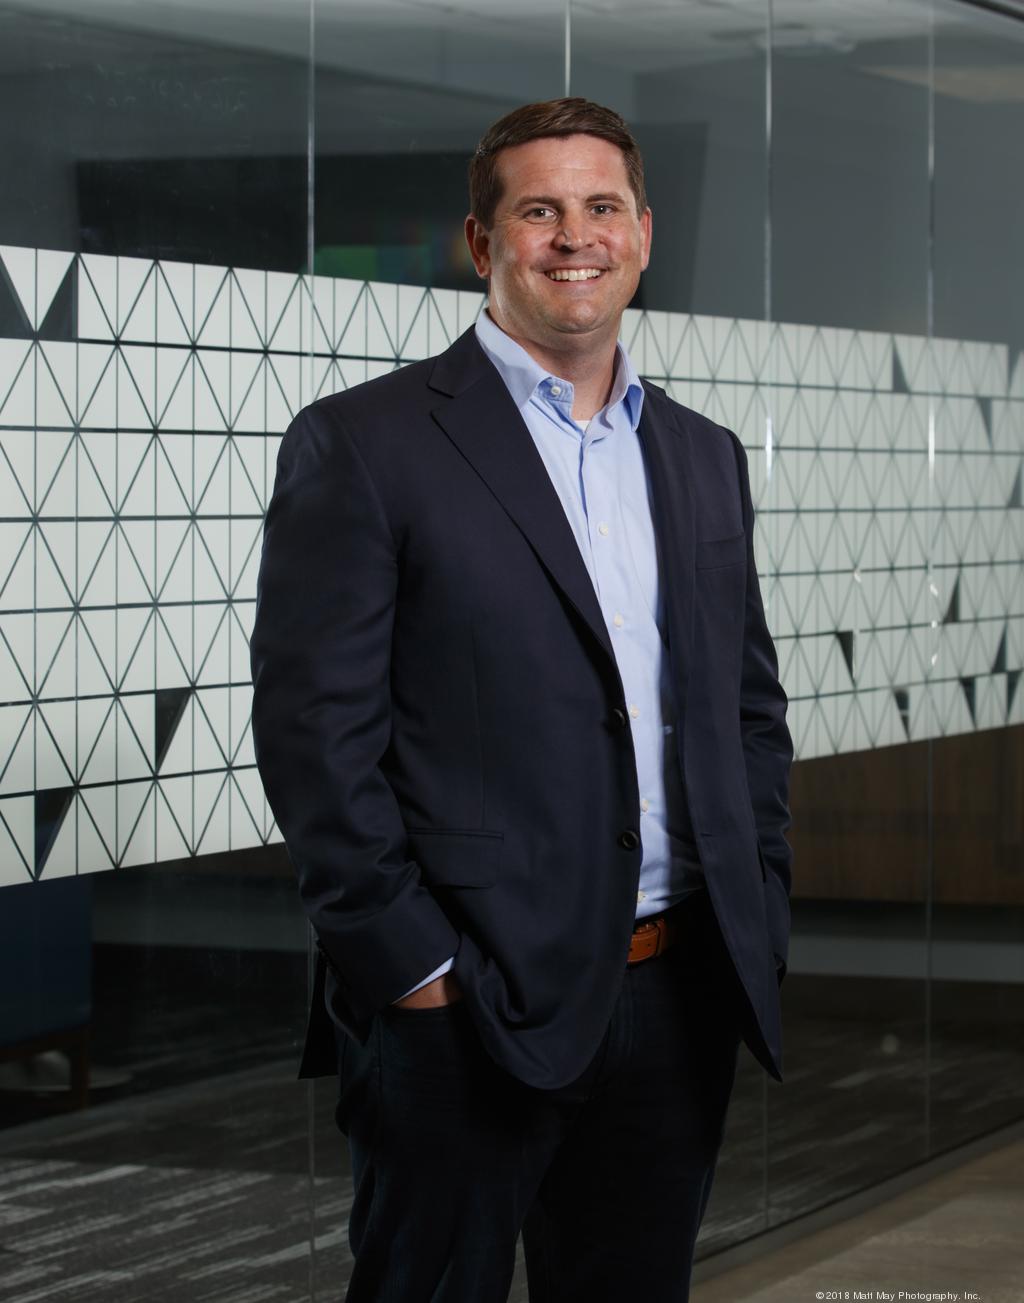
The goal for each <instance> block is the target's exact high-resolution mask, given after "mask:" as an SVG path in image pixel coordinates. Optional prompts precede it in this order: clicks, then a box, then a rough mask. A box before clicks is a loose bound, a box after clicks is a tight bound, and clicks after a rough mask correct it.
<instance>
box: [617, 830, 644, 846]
mask: <svg viewBox="0 0 1024 1303" xmlns="http://www.w3.org/2000/svg"><path fill="white" fill-rule="evenodd" d="M619 845H620V846H621V847H622V849H623V850H624V851H635V850H636V848H637V847H638V846H639V845H640V838H639V837H638V836H637V834H636V833H635V832H634V831H633V829H632V828H627V829H626V831H625V832H623V833H619Z"/></svg>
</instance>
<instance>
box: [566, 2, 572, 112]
mask: <svg viewBox="0 0 1024 1303" xmlns="http://www.w3.org/2000/svg"><path fill="white" fill-rule="evenodd" d="M564 83H565V92H564V93H565V95H566V96H569V95H571V94H572V89H571V88H572V0H565V76H564Z"/></svg>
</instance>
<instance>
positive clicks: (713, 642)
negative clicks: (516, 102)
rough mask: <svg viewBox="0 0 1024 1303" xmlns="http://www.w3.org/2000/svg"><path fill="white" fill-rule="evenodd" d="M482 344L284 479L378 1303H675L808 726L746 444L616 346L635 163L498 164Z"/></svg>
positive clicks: (359, 1204)
mask: <svg viewBox="0 0 1024 1303" xmlns="http://www.w3.org/2000/svg"><path fill="white" fill-rule="evenodd" d="M470 198H471V205H472V211H471V213H470V216H469V217H468V218H467V219H466V238H467V240H468V243H469V248H470V252H471V254H472V257H473V261H474V264H475V266H476V269H477V272H478V273H479V275H480V276H481V277H483V278H484V279H486V281H487V283H488V303H487V309H486V311H485V312H483V313H482V314H481V315H480V317H479V319H478V321H477V322H476V325H475V326H474V327H473V328H471V329H470V330H468V331H467V332H466V334H464V335H463V336H462V337H461V338H460V339H458V340H456V341H455V343H454V344H453V345H452V347H451V348H450V349H448V351H447V352H445V353H443V354H441V355H440V356H439V357H437V358H432V359H429V360H428V361H426V362H421V363H417V364H415V365H413V366H409V367H406V368H404V369H402V370H400V371H398V372H396V373H394V374H392V375H390V376H387V377H385V378H382V379H380V380H375V381H372V382H371V383H369V384H365V385H360V386H357V387H356V388H355V389H351V390H349V391H347V392H346V393H343V394H337V395H334V396H333V397H331V398H327V399H324V400H322V401H321V402H319V403H316V404H314V405H313V406H312V407H310V408H307V409H306V410H305V411H303V412H301V413H300V414H299V416H298V417H297V418H296V420H295V422H294V423H293V425H292V426H291V428H290V429H289V431H288V434H287V435H286V437H285V440H284V442H283V444H282V448H281V455H280V460H279V465H278V476H277V484H276V488H275V491H274V497H273V501H272V503H271V506H270V510H269V512H268V515H267V527H266V538H265V544H264V553H263V564H262V569H261V574H260V587H259V601H258V606H257V617H256V625H255V629H254V632H253V638H252V658H253V677H254V684H255V703H254V708H253V731H254V735H255V738H256V748H257V759H258V761H259V765H260V771H261V773H262V775H263V779H264V782H265V785H266V789H267V794H268V797H269V799H270V802H271V805H272V807H273V809H274V813H275V815H276V817H277V820H278V823H279V824H280V827H281V828H282V830H283V832H284V836H285V839H286V841H287V844H288V847H289V850H290V853H291V856H292V859H293V861H294V864H295V867H296V870H297V874H298V878H299V886H300V891H301V894H302V898H303V901H304V904H305V907H306V909H307V911H308V913H309V916H310V919H311V921H312V924H313V927H314V930H315V932H316V936H317V941H318V946H319V952H320V955H319V963H318V966H317V980H316V983H315V989H314V996H313V1005H312V1010H311V1016H310V1025H309V1032H308V1036H307V1043H306V1054H305V1058H304V1065H303V1071H304V1072H305V1073H307V1074H317V1073H327V1072H335V1071H337V1072H338V1073H339V1075H340V1087H341V1088H340V1098H339V1104H338V1111H337V1117H338V1124H339V1126H340V1127H341V1129H342V1131H343V1132H345V1134H346V1135H347V1137H348V1142H349V1149H350V1153H351V1159H352V1172H353V1179H354V1200H353V1204H352V1212H351V1218H350V1225H349V1235H350V1241H351V1245H352V1250H353V1253H354V1257H355V1266H354V1270H353V1274H352V1278H351V1282H350V1285H349V1290H348V1294H347V1296H346V1297H347V1299H348V1300H349V1303H371V1301H379V1303H383V1301H384V1300H389V1303H428V1300H429V1301H431V1303H504V1301H505V1300H506V1298H507V1295H508V1290H509V1285H510V1282H511V1279H512V1274H513V1268H514V1263H515V1248H516V1240H517V1237H518V1236H519V1234H520V1232H522V1234H523V1242H524V1248H525V1254H526V1263H527V1271H528V1276H529V1288H530V1298H531V1300H532V1303H556V1300H557V1303H623V1301H624V1300H629V1299H632V1298H634V1297H638V1296H639V1297H642V1298H643V1299H644V1300H645V1303H669V1300H671V1301H672V1303H680V1300H684V1299H685V1298H686V1297H687V1294H688V1289H689V1278H690V1270H691V1266H692V1260H693V1249H694V1242H695V1240H696V1236H697V1230H698V1228H699V1225H700V1220H701V1217H702V1216H703V1212H704V1209H705V1206H706V1203H707V1199H708V1194H709V1191H710V1188H711V1180H712V1176H713V1172H714V1166H715V1160H716V1157H717V1153H718V1148H719V1145H720V1142H721V1136H722V1130H723V1126H724V1120H725V1113H726V1107H727V1104H728V1099H729V1094H730V1091H731V1088H732V1082H733V1076H734V1072H735V1065H736V1054H737V1049H738V1046H739V1042H740V1039H741V1038H743V1039H745V1040H746V1041H747V1044H748V1045H749V1047H750V1049H751V1050H752V1051H753V1053H754V1054H755V1055H756V1057H757V1058H758V1059H759V1060H760V1061H761V1063H762V1064H763V1065H764V1067H765V1068H766V1069H767V1070H768V1071H769V1072H771V1073H772V1074H773V1075H775V1076H778V1075H779V1070H780V1055H781V1047H780V1019H779V1000H778V982H779V980H780V979H781V975H782V973H783V972H784V969H785V956H786V944H787V936H788V922H789V911H788V890H789V863H790V854H789V848H788V846H787V844H786V840H785V836H784V833H785V830H786V827H787V826H788V812H787V789H788V774H789V765H790V759H791V746H790V739H789V734H788V732H787V730H786V725H785V708H786V702H785V697H784V695H783V692H782V689H781V688H780V686H779V682H778V675H777V665H776V659H775V653H774V649H773V647H772V643H771V639H770V637H769V635H768V631H767V628H766V626H765V621H764V613H763V609H762V605H761V598H760V594H759V591H758V583H757V575H756V572H755V569H754V561H753V547H752V533H753V512H752V508H751V500H750V491H749V486H748V480H747V471H746V461H745V457H744V454H743V450H742V448H741V446H740V444H739V442H738V440H737V439H736V437H735V436H734V435H733V434H731V433H730V432H729V431H727V430H724V429H722V428H721V427H719V426H716V425H713V424H712V423H711V422H710V421H708V420H706V419H705V418H703V417H701V416H699V415H697V414H696V413H694V412H691V411H688V410H687V409H686V408H683V407H680V406H679V405H678V404H676V403H674V402H673V401H672V400H671V399H669V398H668V397H667V395H666V394H665V393H664V392H663V391H662V390H661V389H659V388H658V387H657V386H655V385H652V384H649V383H647V382H646V381H641V380H640V378H639V377H638V375H637V373H636V370H635V368H634V366H633V364H632V362H631V361H630V359H629V356H628V354H627V352H626V350H625V349H624V348H623V346H622V345H621V344H620V343H619V342H618V332H619V328H620V324H621V319H622V313H623V310H624V309H625V308H626V306H627V304H628V303H629V302H630V300H631V298H632V297H633V295H634V293H635V291H636V288H637V284H638V282H639V279H640V275H641V272H642V271H643V270H644V268H645V267H646V266H647V261H648V256H649V253H650V247H651V213H650V210H649V208H648V207H647V202H646V198H645V194H644V181H643V167H642V163H641V159H640V155H639V152H638V150H637V147H636V143H635V141H634V140H633V138H632V136H631V135H630V133H629V131H628V129H627V127H626V125H625V123H624V122H623V121H622V119H621V118H620V117H619V116H618V115H617V114H616V113H614V112H612V111H611V110H609V109H606V108H602V107H601V106H599V105H596V104H592V103H589V102H588V101H586V100H582V99H564V100H555V101H552V102H550V103H544V104H531V105H527V106H525V107H524V108H521V109H518V110H516V111H515V112H514V113H511V114H509V115H508V116H507V117H505V118H503V119H502V120H501V121H500V122H498V123H496V124H495V125H494V126H493V127H492V128H491V129H490V131H488V133H487V134H486V135H485V136H484V138H483V140H482V141H481V143H480V146H479V148H478V149H477V152H476V154H475V156H474V158H473V160H472V162H471V165H470Z"/></svg>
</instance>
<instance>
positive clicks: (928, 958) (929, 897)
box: [924, 0, 941, 1158]
mask: <svg viewBox="0 0 1024 1303" xmlns="http://www.w3.org/2000/svg"><path fill="white" fill-rule="evenodd" d="M927 93H928V162H927V167H928V230H927V233H926V242H927V244H926V251H925V256H926V267H925V281H926V292H925V338H926V341H927V348H928V351H929V352H930V353H931V355H932V360H933V364H934V357H935V354H934V351H933V349H934V341H935V3H934V0H932V3H931V4H930V5H929V6H928V92H927ZM928 388H929V390H932V391H934V389H935V385H934V382H932V383H929V386H928ZM928 507H929V516H931V517H932V519H933V520H934V516H933V512H934V508H935V394H934V392H932V393H931V394H930V396H929V399H928ZM926 537H928V556H927V557H926V558H925V573H926V575H927V581H926V582H927V583H928V586H929V590H933V589H934V586H935V581H934V568H933V565H932V562H933V560H934V551H935V530H934V529H932V530H931V531H930V533H929V535H927V536H926ZM936 614H938V613H937V612H936ZM932 623H933V626H934V629H935V633H934V640H933V645H932V656H931V658H930V662H929V665H928V666H927V668H926V670H925V674H926V676H927V675H928V674H929V673H930V671H931V670H932V669H933V668H934V665H935V657H936V652H937V647H936V645H935V644H936V643H937V642H938V639H939V636H940V633H939V631H940V629H941V617H940V619H939V620H937V621H932ZM929 693H930V687H929ZM931 704H932V708H933V709H934V705H935V702H934V699H933V701H932V703H931ZM928 732H929V737H928V744H927V748H926V751H925V820H926V822H927V827H926V829H925V891H924V1156H925V1157H926V1158H927V1157H930V1155H931V1152H932V977H933V971H932V969H933V965H932V959H933V956H932V947H933V944H934V918H933V909H934V903H935V901H934V887H935V792H934V765H935V752H934V745H933V742H932V737H931V734H932V732H933V730H932V729H931V728H929V730H928Z"/></svg>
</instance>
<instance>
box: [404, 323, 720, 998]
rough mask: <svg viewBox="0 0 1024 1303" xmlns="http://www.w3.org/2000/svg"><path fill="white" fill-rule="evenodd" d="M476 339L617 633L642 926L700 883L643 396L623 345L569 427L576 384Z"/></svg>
mask: <svg viewBox="0 0 1024 1303" xmlns="http://www.w3.org/2000/svg"><path fill="white" fill-rule="evenodd" d="M476 337H477V340H478V341H479V343H480V346H481V348H482V349H483V350H484V352H485V353H486V354H487V356H488V358H490V360H491V361H492V362H493V363H494V365H495V367H496V368H497V370H498V374H499V375H500V376H501V378H502V380H503V381H504V382H505V385H506V387H507V388H508V391H509V393H510V394H511V395H512V399H513V401H514V402H515V405H516V407H518V409H519V411H520V414H521V415H522V417H523V420H524V421H525V422H526V427H527V429H528V430H529V431H530V435H531V437H532V438H533V441H534V444H535V445H536V447H537V451H538V452H539V453H540V456H541V460H542V461H543V462H544V466H545V468H546V470H547V472H548V475H549V476H550V478H551V483H552V485H553V486H554V489H555V492H556V493H557V494H558V498H559V501H560V502H561V504H562V509H563V510H564V512H565V515H566V519H567V520H568V522H569V524H570V526H571V527H572V532H573V534H574V536H575V538H576V543H577V545H578V547H579V550H580V555H581V557H582V558H583V563H584V565H585V566H586V568H587V573H588V574H589V575H590V580H591V583H592V584H593V585H594V592H595V593H596V594H597V600H598V603H599V605H600V607H601V612H602V614H603V616H604V621H605V624H606V626H607V628H608V636H609V638H610V640H611V644H612V649H613V651H614V653H615V662H616V664H617V666H618V669H619V675H620V677H621V679H622V686H623V688H624V690H625V694H626V707H627V710H628V711H629V718H630V727H631V729H632V733H633V749H634V753H635V755H636V768H637V782H638V785H639V797H640V838H641V845H642V848H643V857H642V860H641V867H640V890H639V892H638V894H637V910H636V913H637V918H638V919H642V918H644V917H646V916H647V915H649V914H657V913H660V912H661V911H662V910H665V909H668V908H669V907H670V906H672V905H674V904H676V903H677V902H678V901H679V900H681V899H682V898H683V897H684V896H685V895H688V894H689V893H690V892H691V891H694V890H696V889H697V888H698V887H700V886H702V885H703V875H702V874H701V871H700V862H699V860H698V858H697V850H696V847H695V846H694V845H693V834H692V830H691V826H690V821H689V815H688V812H687V807H686V797H685V794H684V792H683V785H682V777H681V772H680V768H679V763H678V759H677V752H676V736H675V722H676V711H675V705H674V702H673V697H672V688H671V677H670V673H669V664H668V649H667V647H666V643H665V621H664V601H663V599H662V594H661V591H660V585H659V577H658V552H657V544H656V539H655V533H654V522H653V520H652V519H651V507H650V500H649V489H648V482H647V469H646V466H645V464H644V458H643V449H642V447H641V444H640V437H639V435H638V433H637V427H638V426H639V424H640V413H641V411H642V410H643V401H644V391H643V386H642V385H641V384H640V377H639V376H638V375H637V373H636V370H635V369H634V367H633V364H632V362H630V360H629V355H628V354H627V353H626V350H625V349H624V348H623V347H622V345H621V344H619V345H618V349H617V353H616V361H615V378H614V380H613V382H612V391H611V394H610V396H609V398H608V402H607V403H606V404H605V406H604V407H603V408H602V409H601V411H599V412H598V413H597V414H596V415H595V416H594V417H593V419H592V420H590V421H589V422H587V423H586V425H585V426H582V425H579V424H578V423H577V422H576V421H574V420H573V417H572V406H573V386H572V385H571V384H570V383H569V381H568V380H562V379H560V378H559V377H558V376H553V375H551V374H550V373H549V372H547V371H545V370H544V368H543V367H542V366H540V364H539V363H537V362H536V361H534V359H533V358H532V357H531V356H530V354H529V353H527V351H526V350H525V349H524V348H522V347H521V346H520V345H519V344H517V343H516V342H515V340H513V339H511V338H510V337H509V336H508V335H506V334H505V332H504V331H503V330H501V329H500V328H499V327H498V326H497V325H495V323H494V322H493V321H492V320H491V318H490V316H489V315H488V314H487V313H486V312H484V313H481V315H480V316H479V318H478V319H477V323H476ZM453 958H454V957H453ZM452 962H453V960H452V959H449V960H448V961H447V962H445V963H444V964H442V965H441V966H440V967H439V968H437V969H435V971H434V972H433V973H431V974H430V975H429V976H428V977H425V978H424V979H423V981H422V982H420V983H419V984H418V985H417V986H414V987H413V988H412V990H413V991H416V990H419V987H420V986H425V985H426V983H427V982H430V981H433V980H434V978H436V977H440V976H441V975H442V974H443V973H446V972H447V971H448V970H449V969H450V968H451V966H452ZM411 993H412V992H411V991H408V992H406V994H407V995H408V994H411Z"/></svg>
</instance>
